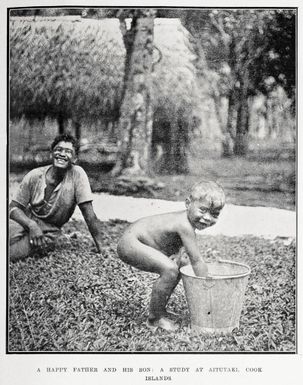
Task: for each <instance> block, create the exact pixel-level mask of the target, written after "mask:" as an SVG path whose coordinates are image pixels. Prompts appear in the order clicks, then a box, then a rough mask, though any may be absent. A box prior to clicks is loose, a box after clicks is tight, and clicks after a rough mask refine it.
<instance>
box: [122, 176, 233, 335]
mask: <svg viewBox="0 0 303 385" xmlns="http://www.w3.org/2000/svg"><path fill="white" fill-rule="evenodd" d="M185 204H186V210H184V211H178V212H172V213H167V214H160V215H154V216H150V217H145V218H141V219H139V220H138V221H136V222H134V223H133V224H131V225H130V226H129V227H128V228H127V230H126V231H125V233H124V235H123V236H122V238H121V240H120V241H119V243H118V248H117V251H118V255H119V257H120V259H121V260H122V261H124V262H126V263H128V264H129V265H132V266H134V267H137V268H138V269H140V270H144V271H149V272H151V273H157V274H159V275H160V277H159V278H158V279H157V281H156V282H155V284H154V286H153V289H152V294H151V300H150V306H149V317H148V321H147V325H148V327H150V328H152V329H156V328H157V327H160V328H162V329H165V330H168V331H174V330H176V329H177V328H178V326H177V324H176V323H174V322H173V321H172V320H171V319H170V314H169V313H168V312H167V311H166V305H167V302H168V300H169V298H170V296H171V294H172V292H173V290H174V289H175V287H176V286H177V284H178V282H179V280H180V273H179V268H180V267H181V266H182V265H184V264H186V261H185V258H183V257H182V256H181V255H182V253H181V247H184V249H185V251H186V253H187V255H188V257H189V260H190V262H191V264H192V267H193V271H194V273H195V274H196V275H197V276H207V274H208V268H207V264H206V263H205V262H204V261H203V259H202V257H201V255H200V251H199V247H198V244H197V240H196V234H195V230H196V229H198V230H203V229H205V228H206V227H209V226H212V225H214V224H215V223H216V222H217V219H218V216H219V214H220V211H221V209H222V208H223V206H224V204H225V194H224V191H223V189H222V188H221V187H220V186H219V185H218V184H216V183H214V182H208V181H203V182H200V183H198V184H196V185H194V186H193V187H192V189H191V192H190V195H189V197H188V198H186V201H185Z"/></svg>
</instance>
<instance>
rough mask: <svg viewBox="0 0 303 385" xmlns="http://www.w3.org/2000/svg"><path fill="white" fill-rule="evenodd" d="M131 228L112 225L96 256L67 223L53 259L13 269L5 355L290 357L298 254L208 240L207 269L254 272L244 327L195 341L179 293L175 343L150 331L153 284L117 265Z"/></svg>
mask: <svg viewBox="0 0 303 385" xmlns="http://www.w3.org/2000/svg"><path fill="white" fill-rule="evenodd" d="M126 225H127V224H126V223H125V222H119V221H118V222H117V221H112V222H106V223H103V226H104V247H103V250H102V252H101V253H100V254H98V253H96V252H95V250H94V247H93V245H92V241H91V237H90V235H89V233H88V230H87V228H86V226H85V225H84V223H82V222H78V221H75V220H72V221H70V223H68V224H67V225H65V228H64V234H65V236H64V239H63V242H62V243H61V244H60V245H59V246H58V247H57V248H56V250H52V251H50V252H49V254H48V255H47V256H44V257H41V256H33V257H31V258H28V259H26V260H25V261H22V262H21V261H20V262H17V263H14V264H11V265H10V277H9V278H10V287H9V309H10V312H9V351H11V352H16V351H44V352H45V351H53V352H56V351H57V352H58V351H60V352H62V351H74V352H80V351H81V352H92V351H97V352H109V351H112V352H124V351H125V352H143V351H149V352H164V351H168V352H190V351H199V352H206V353H208V352H227V351H231V352H256V351H261V352H294V351H295V326H296V325H295V244H294V243H292V244H290V245H288V246H286V245H284V244H283V243H282V242H280V241H274V242H273V241H269V240H265V239H262V238H255V237H236V238H230V237H224V236H204V237H201V239H200V240H199V242H200V248H201V252H202V254H203V255H204V257H205V258H206V259H207V260H209V259H211V258H213V257H214V255H217V254H219V255H220V256H224V258H225V259H230V260H234V261H242V262H245V263H247V264H249V265H250V267H251V268H252V273H251V276H250V279H249V284H248V287H247V291H246V295H245V303H244V307H243V311H242V315H241V318H240V327H239V329H236V330H235V331H234V332H233V333H232V334H231V335H228V336H207V335H196V336H195V335H192V334H191V333H190V329H189V326H190V318H189V313H188V307H187V303H186V300H185V295H184V290H183V285H182V283H180V284H179V285H178V287H177V288H176V290H175V292H174V294H173V295H172V298H171V300H170V302H169V309H170V310H172V311H173V312H175V313H176V314H177V321H178V322H179V324H180V330H179V331H178V332H177V333H173V334H170V333H167V332H165V331H157V332H156V333H152V332H151V331H150V330H149V329H147V328H146V327H145V321H146V318H147V311H148V303H149V298H150V292H151V287H152V284H153V281H154V280H155V279H156V276H155V275H154V274H150V273H145V272H141V271H139V270H137V269H135V268H130V267H129V266H128V265H125V264H124V263H123V262H121V261H120V260H119V259H118V258H117V255H116V250H115V245H116V243H117V240H118V238H119V237H120V235H121V232H122V231H123V230H124V229H125V227H126Z"/></svg>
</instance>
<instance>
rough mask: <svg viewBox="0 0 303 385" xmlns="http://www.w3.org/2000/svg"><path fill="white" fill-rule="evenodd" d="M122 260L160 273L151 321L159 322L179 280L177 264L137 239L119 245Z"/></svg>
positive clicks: (126, 239)
mask: <svg viewBox="0 0 303 385" xmlns="http://www.w3.org/2000/svg"><path fill="white" fill-rule="evenodd" d="M117 250H118V254H119V256H120V258H121V259H122V260H123V261H124V262H126V263H128V264H130V265H132V266H134V267H137V268H138V269H140V270H144V271H149V272H152V273H158V274H159V275H160V277H159V278H158V279H157V280H156V282H155V284H154V286H153V289H152V295H151V300H150V309H149V320H150V321H151V322H154V321H157V320H159V319H160V318H161V317H163V316H165V313H166V304H167V302H168V300H169V298H170V296H171V294H172V292H173V290H174V288H175V287H176V285H177V283H178V280H179V269H178V266H177V264H176V263H175V262H174V261H172V260H170V259H169V258H168V257H167V256H166V255H164V254H163V253H161V252H160V251H159V250H156V249H154V248H152V247H150V246H147V245H144V244H143V243H141V242H140V241H139V240H138V239H136V238H135V237H127V238H124V239H122V240H121V241H120V242H119V244H118V249H117Z"/></svg>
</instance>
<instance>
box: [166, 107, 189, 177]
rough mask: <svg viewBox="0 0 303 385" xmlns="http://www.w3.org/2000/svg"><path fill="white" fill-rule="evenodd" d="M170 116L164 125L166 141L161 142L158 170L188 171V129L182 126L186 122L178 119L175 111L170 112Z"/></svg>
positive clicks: (179, 172)
mask: <svg viewBox="0 0 303 385" xmlns="http://www.w3.org/2000/svg"><path fill="white" fill-rule="evenodd" d="M171 116H173V119H172V120H171V121H170V122H169V124H168V126H167V127H166V129H167V133H166V141H165V142H164V143H163V154H162V159H161V169H160V172H161V173H168V174H186V173H187V172H188V159H187V146H188V129H187V128H184V127H183V126H182V125H183V124H186V122H184V121H183V120H182V119H178V114H177V112H175V113H172V115H171Z"/></svg>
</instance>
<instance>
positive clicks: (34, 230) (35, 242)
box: [29, 222, 47, 247]
mask: <svg viewBox="0 0 303 385" xmlns="http://www.w3.org/2000/svg"><path fill="white" fill-rule="evenodd" d="M29 242H30V244H31V245H32V246H35V247H41V246H46V245H47V240H46V238H45V236H44V234H43V231H42V230H41V228H40V226H39V225H38V224H37V223H35V222H33V223H31V224H30V225H29Z"/></svg>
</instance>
